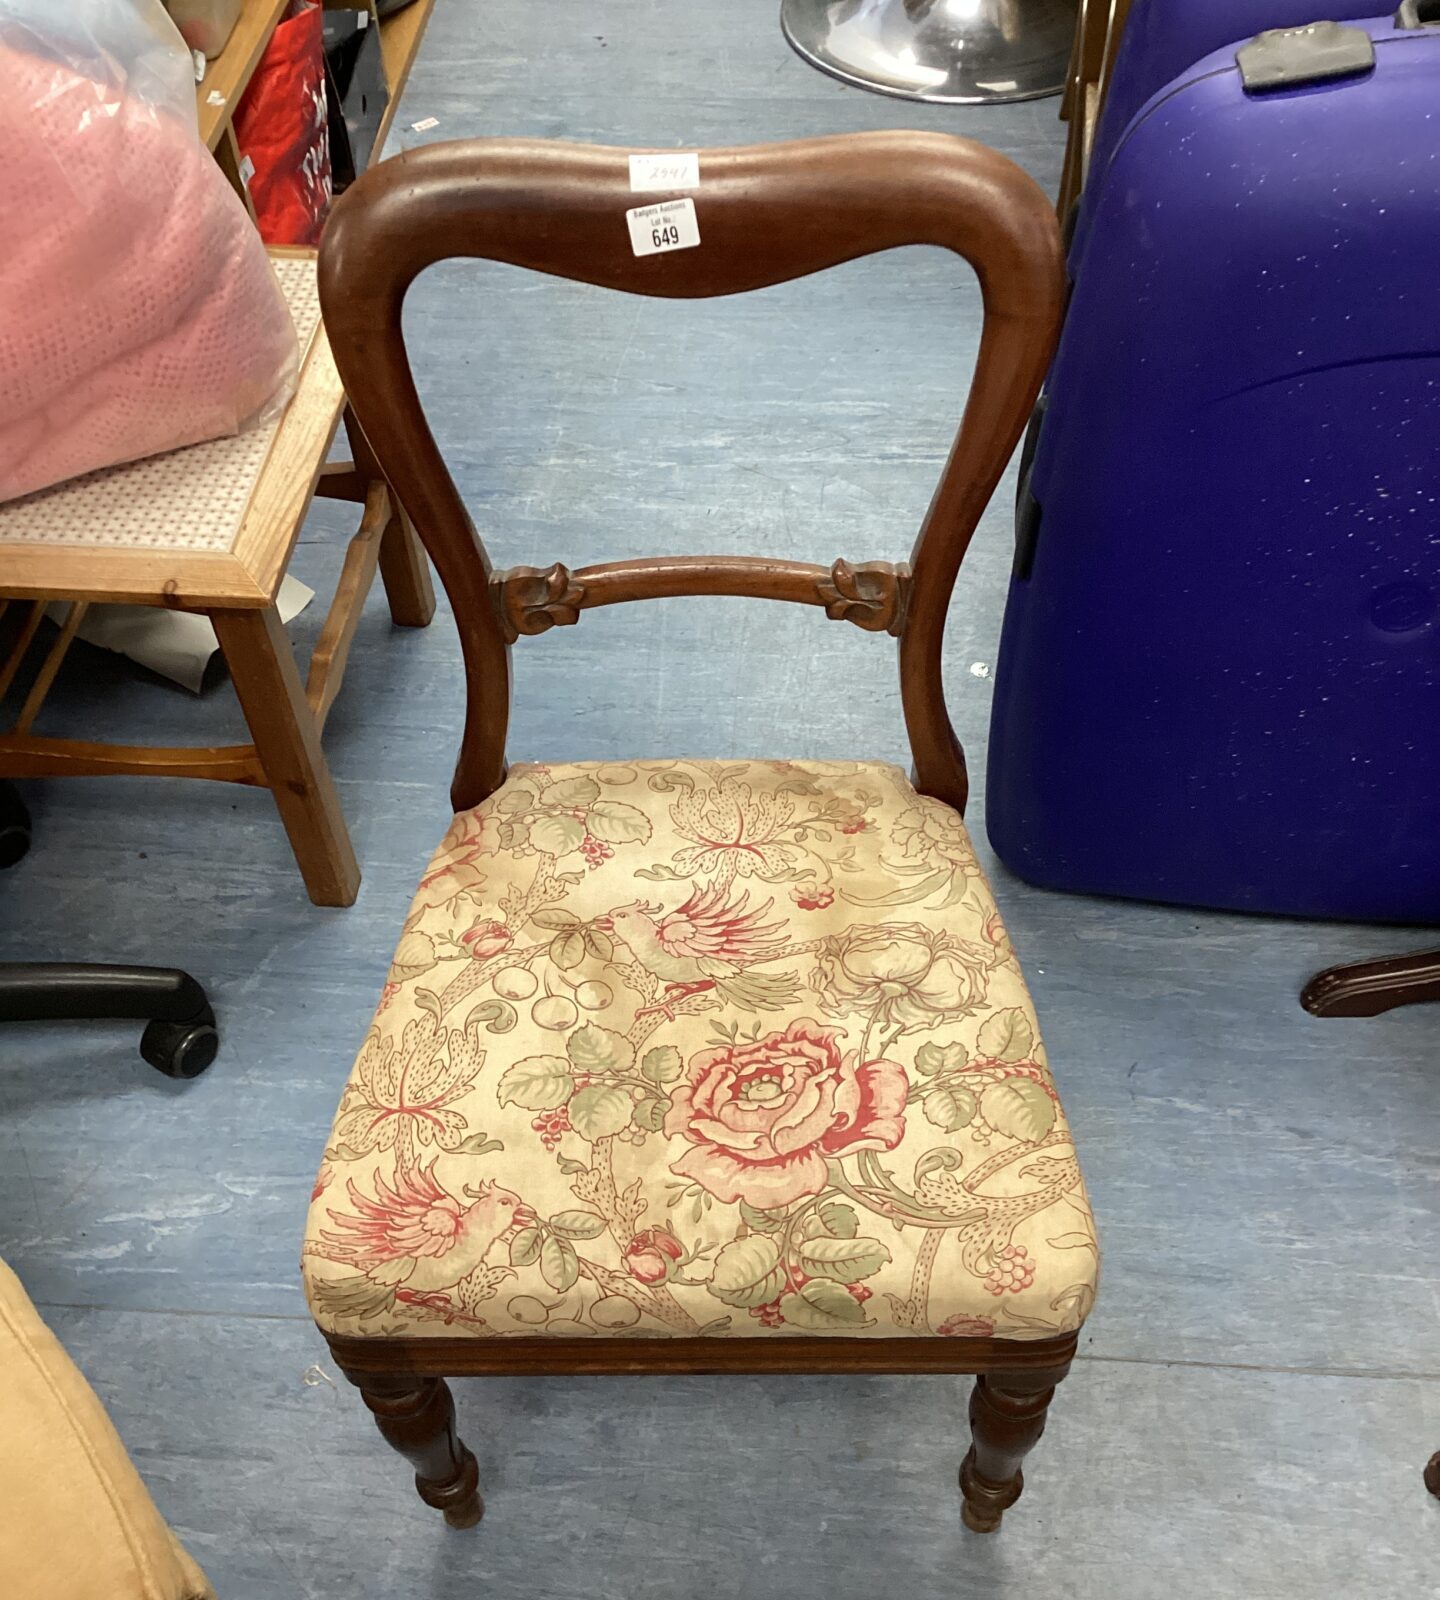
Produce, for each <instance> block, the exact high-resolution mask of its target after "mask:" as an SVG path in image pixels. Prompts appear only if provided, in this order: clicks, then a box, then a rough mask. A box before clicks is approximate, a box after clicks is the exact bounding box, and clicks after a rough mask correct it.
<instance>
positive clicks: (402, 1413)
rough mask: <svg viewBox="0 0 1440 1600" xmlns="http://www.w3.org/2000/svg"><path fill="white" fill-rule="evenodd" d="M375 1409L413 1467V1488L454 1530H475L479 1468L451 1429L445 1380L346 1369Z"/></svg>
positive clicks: (451, 1403)
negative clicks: (440, 1513) (392, 1375)
mask: <svg viewBox="0 0 1440 1600" xmlns="http://www.w3.org/2000/svg"><path fill="white" fill-rule="evenodd" d="M345 1376H346V1377H347V1378H349V1380H350V1381H351V1383H353V1384H354V1385H355V1387H356V1388H357V1389H358V1390H359V1391H360V1397H361V1399H362V1400H364V1402H365V1404H366V1405H367V1406H369V1408H370V1410H371V1411H372V1412H373V1413H374V1416H375V1421H376V1423H377V1424H378V1426H379V1428H380V1432H381V1434H382V1435H383V1437H384V1439H385V1442H386V1444H388V1445H390V1446H391V1448H392V1449H395V1450H398V1451H399V1452H400V1454H401V1455H402V1456H404V1457H405V1459H406V1460H407V1461H408V1462H410V1464H411V1465H412V1466H413V1467H414V1468H415V1488H416V1491H417V1492H418V1494H419V1496H420V1498H421V1499H422V1500H423V1501H424V1502H425V1504H426V1505H427V1506H433V1507H434V1508H435V1509H436V1510H437V1511H443V1512H444V1513H445V1520H446V1522H448V1523H449V1524H450V1526H451V1527H452V1528H473V1527H474V1526H475V1524H476V1523H477V1522H479V1520H480V1518H481V1516H482V1515H483V1514H484V1511H485V1507H484V1503H483V1502H482V1500H481V1498H480V1468H479V1466H478V1465H477V1464H476V1461H475V1457H474V1456H473V1455H472V1454H471V1453H470V1451H469V1450H467V1449H466V1448H465V1446H464V1445H463V1444H462V1443H461V1442H460V1440H459V1438H457V1436H456V1433H455V1401H454V1399H453V1397H452V1396H451V1393H450V1386H449V1385H448V1384H447V1383H446V1382H445V1380H444V1379H443V1378H419V1377H413V1376H406V1377H389V1376H386V1375H382V1374H380V1373H374V1372H347V1373H346V1374H345Z"/></svg>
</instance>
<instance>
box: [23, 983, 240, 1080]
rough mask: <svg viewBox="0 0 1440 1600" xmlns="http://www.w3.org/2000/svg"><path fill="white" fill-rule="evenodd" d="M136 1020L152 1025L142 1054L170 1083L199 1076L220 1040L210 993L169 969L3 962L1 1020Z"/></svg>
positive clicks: (142, 1048) (141, 1044)
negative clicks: (208, 997) (209, 997)
mask: <svg viewBox="0 0 1440 1600" xmlns="http://www.w3.org/2000/svg"><path fill="white" fill-rule="evenodd" d="M110 1017H116V1018H123V1017H132V1018H134V1019H135V1020H136V1021H141V1022H144V1023H145V1024H146V1028H145V1034H144V1037H143V1038H142V1039H141V1041H140V1054H141V1055H142V1056H144V1058H145V1059H146V1060H147V1061H148V1062H149V1063H150V1065H151V1066H152V1067H154V1068H155V1069H156V1071H158V1072H163V1073H164V1074H165V1076H166V1077H167V1078H197V1077H199V1075H200V1074H201V1073H202V1072H204V1070H205V1069H206V1067H208V1066H209V1065H210V1063H211V1062H212V1061H214V1059H215V1053H216V1051H217V1050H218V1049H219V1048H220V1035H219V1033H218V1032H217V1031H216V1027H215V1013H214V1012H213V1011H212V1010H211V1009H210V1002H209V1001H208V1000H207V999H206V998H205V991H204V990H203V989H202V988H201V987H200V985H199V984H198V983H196V981H195V980H194V978H192V977H191V976H190V975H189V974H188V973H185V972H177V971H176V970H174V969H173V968H170V967H102V966H90V965H83V966H82V965H78V964H75V963H71V962H58V963H49V962H3V963H0V1022H55V1021H65V1022H77V1021H90V1020H95V1019H100V1018H110Z"/></svg>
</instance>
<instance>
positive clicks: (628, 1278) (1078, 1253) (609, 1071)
mask: <svg viewBox="0 0 1440 1600" xmlns="http://www.w3.org/2000/svg"><path fill="white" fill-rule="evenodd" d="M1096 1259H1097V1258H1096V1251H1095V1246H1094V1234H1093V1230H1092V1226H1091V1221H1090V1214H1089V1209H1088V1206H1087V1203H1086V1198H1085V1190H1084V1186H1083V1183H1082V1181H1081V1177H1080V1169H1079V1166H1078V1164H1077V1161H1076V1156H1075V1150H1074V1148H1073V1146H1072V1143H1071V1139H1070V1133H1069V1129H1068V1127H1067V1125H1066V1121H1065V1116H1064V1112H1063V1111H1062V1110H1061V1107H1060V1103H1059V1100H1058V1098H1057V1096H1056V1092H1055V1085H1054V1083H1053V1081H1052V1079H1051V1077H1050V1072H1049V1069H1048V1067H1047V1066H1046V1062H1045V1053H1044V1050H1043V1048H1042V1046H1041V1042H1040V1037H1039V1033H1038V1031H1037V1029H1036V1025H1035V1019H1034V1015H1033V1012H1032V1010H1031V1005H1030V1000H1029V997H1028V995H1027V993H1026V990H1025V985H1024V982H1023V980H1022V978H1021V975H1020V970H1019V967H1018V966H1017V964H1016V961H1015V957H1014V954H1013V952H1012V950H1011V948H1010V944H1009V940H1008V938H1007V937H1006V934H1005V930H1004V927H1003V925H1002V924H1001V921H1000V917H999V913H998V912H997V911H996V908H995V902H994V900H993V898H992V896H991V893H990V889H989V886H988V885H987V884H986V882H985V880H984V878H983V877H982V876H981V874H980V871H979V869H978V867H977V865H976V862H975V857H974V854H973V852H972V849H971V846H970V841H969V839H968V837H967V835H966V832H965V828H964V825H963V823H962V822H961V820H960V817H959V816H958V814H957V813H956V812H955V811H953V810H951V809H950V808H949V807H948V806H945V805H943V804H941V803H940V802H939V801H937V800H932V799H927V798H924V797H922V796H920V795H918V794H917V793H916V792H915V791H914V790H913V789H912V788H911V786H910V784H909V783H908V782H907V780H906V779H905V777H904V776H903V774H902V773H901V772H900V771H899V770H898V769H896V768H894V767H890V766H886V765H877V764H865V763H858V762H811V761H797V762H731V763H717V762H706V761H642V762H635V763H632V764H629V765H623V766H622V765H577V766H564V767H558V766H557V767H540V766H524V767H521V766H517V767H515V768H513V769H512V770H511V774H510V776H509V778H508V780H507V781H506V783H505V784H504V786H503V787H502V788H500V789H499V790H498V791H497V792H496V793H495V794H493V795H492V796H491V797H490V798H489V799H488V800H486V801H484V802H483V803H482V804H481V805H479V806H477V807H476V808H474V809H473V810H470V811H466V812H463V813H461V814H460V815H459V816H457V817H456V819H455V822H454V824H453V826H452V827H451V829H450V831H449V833H448V834H447V835H446V838H445V840H444V842H443V843H442V844H441V846H440V849H439V850H438V852H437V853H436V855H435V857H434V859H433V860H432V862H431V864H430V868H429V870H428V872H427V873H426V875H425V877H424V879H423V881H422V883H421V886H420V889H419V892H418V894H417V897H416V899H415V902H414V905H413V907H412V910H411V914H410V917H409V919H408V921H407V922H406V924H405V929H404V932H403V935H402V937H401V939H400V944H399V948H398V949H397V951H396V954H395V960H394V964H393V966H392V968H391V971H390V977H389V982H388V983H387V984H386V987H385V991H384V995H383V997H382V999H381V1002H380V1007H379V1010H378V1012H377V1014H376V1016H375V1020H374V1024H373V1026H372V1027H371V1029H370V1031H369V1034H368V1036H367V1038H366V1040H365V1042H364V1045H363V1047H362V1049H361V1051H360V1055H359V1059H358V1060H357V1062H356V1064H355V1069H354V1072H353V1074H352V1076H351V1079H350V1082H349V1085H348V1087H347V1089H346V1092H345V1095H344V1098H343V1101H342V1103H341V1106H340V1110H339V1113H338V1115H337V1118H336V1121H335V1126H334V1130H333V1133H332V1136H331V1140H330V1144H329V1146H328V1148H327V1150H326V1153H325V1164H324V1167H323V1169H322V1171H321V1175H320V1181H319V1184H318V1186H317V1189H316V1194H315V1200H314V1203H313V1206H312V1209H311V1212H310V1218H309V1225H308V1229H307V1235H306V1245H305V1271H306V1286H307V1292H308V1295H309V1299H310V1303H311V1307H312V1309H313V1311H314V1313H315V1316H316V1319H317V1321H318V1322H319V1324H320V1326H321V1328H322V1329H323V1330H324V1331H325V1332H326V1333H329V1334H336V1335H342V1336H343V1335H356V1334H364V1335H371V1336H380V1337H385V1336H397V1337H398V1336H407V1337H410V1336H423V1335H444V1336H447V1337H450V1338H453V1337H455V1336H457V1335H465V1334H473V1335H474V1336H475V1337H477V1338H487V1337H497V1336H504V1335H524V1336H527V1337H530V1338H534V1337H536V1336H537V1335H538V1336H544V1335H547V1334H550V1335H563V1336H567V1337H571V1338H574V1337H576V1336H578V1335H581V1334H589V1335H592V1336H594V1337H596V1338H611V1339H613V1338H622V1337H636V1336H642V1335H649V1336H653V1335H670V1336H680V1337H684V1336H687V1335H691V1336H693V1335H709V1336H715V1335H733V1336H735V1337H751V1338H767V1337H775V1336H784V1335H787V1334H790V1335H793V1334H799V1333H805V1334H814V1333H821V1334H830V1333H833V1334H838V1335H844V1336H847V1337H852V1338H853V1337H855V1336H891V1337H893V1336H896V1335H917V1334H918V1335H961V1336H965V1335H968V1336H986V1335H991V1334H994V1335H995V1336H997V1337H999V1338H1003V1339H1017V1340H1018V1339H1034V1338H1046V1337H1052V1336H1055V1335H1058V1334H1063V1333H1066V1332H1068V1331H1070V1330H1073V1329H1075V1328H1077V1327H1078V1326H1079V1325H1080V1323H1081V1322H1082V1321H1083V1320H1084V1317H1085V1315H1086V1313H1087V1312H1088V1310H1089V1308H1090V1304H1091V1302H1092V1300H1093V1297H1094V1291H1095V1277H1096Z"/></svg>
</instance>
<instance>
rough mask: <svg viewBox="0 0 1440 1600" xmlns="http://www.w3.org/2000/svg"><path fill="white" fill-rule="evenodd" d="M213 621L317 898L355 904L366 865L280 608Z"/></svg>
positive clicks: (227, 614)
mask: <svg viewBox="0 0 1440 1600" xmlns="http://www.w3.org/2000/svg"><path fill="white" fill-rule="evenodd" d="M211 621H212V622H213V623H214V624H215V632H216V634H217V636H218V637H219V640H220V648H221V650H223V651H224V653H225V660H226V662H227V663H228V664H229V667H230V676H231V678H232V680H233V681H234V684H235V692H236V694H238V695H239V696H240V705H241V707H242V708H243V710H244V712H245V720H246V721H247V722H248V723H249V724H250V737H251V738H252V739H253V740H254V741H255V751H256V754H257V755H258V756H259V758H260V764H261V766H262V767H263V768H264V770H265V776H266V780H267V781H268V783H269V785H270V790H271V793H272V794H273V795H274V796H275V804H276V805H277V806H278V807H279V809H280V818H281V821H282V822H284V824H285V831H286V833H288V834H289V835H290V844H291V847H292V848H293V849H294V851H295V859H296V861H297V862H298V863H299V866H300V874H301V876H302V877H303V878H304V879H305V887H306V888H307V889H308V890H309V891H310V898H311V899H312V900H313V901H314V902H315V904H316V905H317V906H349V905H354V903H355V896H356V895H357V894H358V893H359V892H360V867H359V865H358V863H357V862H356V860H355V850H354V847H353V846H352V845H351V843H350V834H349V832H348V831H347V829H346V827H345V817H344V814H343V813H342V812H341V810H340V798H339V796H338V795H337V794H336V793H335V780H334V779H333V778H332V777H331V776H330V768H329V767H328V766H327V765H326V762H325V755H324V752H323V751H322V750H321V748H320V733H319V729H318V728H317V727H316V724H315V718H314V717H313V716H312V715H311V712H310V707H309V705H308V704H307V703H306V700H305V691H304V689H303V688H302V687H301V684H300V673H299V670H298V669H297V668H296V665H295V656H294V652H293V651H292V650H291V648H290V639H289V636H288V635H287V634H286V632H285V625H284V623H282V622H281V620H280V614H279V612H278V611H276V609H275V607H274V606H267V607H266V608H265V609H264V610H263V611H216V612H212V614H211Z"/></svg>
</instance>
